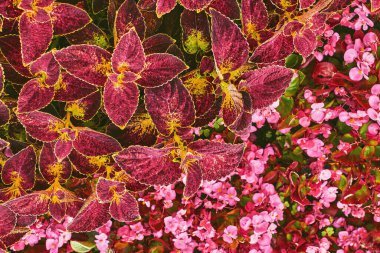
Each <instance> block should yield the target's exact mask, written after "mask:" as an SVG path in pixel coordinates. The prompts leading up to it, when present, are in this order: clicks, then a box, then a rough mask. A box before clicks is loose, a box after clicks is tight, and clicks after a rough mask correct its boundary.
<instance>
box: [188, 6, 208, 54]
mask: <svg viewBox="0 0 380 253" xmlns="http://www.w3.org/2000/svg"><path fill="white" fill-rule="evenodd" d="M181 26H182V43H183V47H184V49H185V51H186V52H187V53H188V54H195V53H197V52H198V51H204V52H208V51H209V50H210V48H211V37H210V28H209V22H208V19H207V15H206V13H205V12H200V13H197V12H195V11H188V10H184V11H183V12H182V14H181Z"/></svg>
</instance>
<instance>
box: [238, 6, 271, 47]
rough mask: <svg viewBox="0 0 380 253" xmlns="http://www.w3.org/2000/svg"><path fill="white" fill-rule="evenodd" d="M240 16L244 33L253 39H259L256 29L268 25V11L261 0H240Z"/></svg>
mask: <svg viewBox="0 0 380 253" xmlns="http://www.w3.org/2000/svg"><path fill="white" fill-rule="evenodd" d="M241 16H242V26H243V32H244V34H245V35H246V36H247V37H249V38H251V39H254V40H258V41H260V35H259V33H258V31H261V30H263V29H264V28H266V27H267V25H268V22H269V20H268V11H267V9H266V6H265V4H264V1H263V0H242V2H241Z"/></svg>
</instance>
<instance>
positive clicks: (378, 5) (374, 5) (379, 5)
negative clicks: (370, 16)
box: [371, 0, 380, 12]
mask: <svg viewBox="0 0 380 253" xmlns="http://www.w3.org/2000/svg"><path fill="white" fill-rule="evenodd" d="M378 9H380V1H379V0H371V11H372V12H375V11H377V10H378Z"/></svg>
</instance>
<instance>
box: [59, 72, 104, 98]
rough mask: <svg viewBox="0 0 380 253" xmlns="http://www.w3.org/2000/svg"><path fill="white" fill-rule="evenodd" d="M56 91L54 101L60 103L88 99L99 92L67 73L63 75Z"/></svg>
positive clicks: (92, 86)
mask: <svg viewBox="0 0 380 253" xmlns="http://www.w3.org/2000/svg"><path fill="white" fill-rule="evenodd" d="M54 89H55V96H54V100H58V101H75V100H78V99H81V98H84V97H87V96H88V95H90V94H91V93H94V92H95V91H96V90H97V88H96V87H95V86H94V85H91V84H89V83H87V82H85V81H82V80H80V79H78V78H76V77H74V76H72V75H70V74H69V73H66V72H63V73H62V74H61V77H60V79H59V81H58V82H57V83H56V84H55V86H54Z"/></svg>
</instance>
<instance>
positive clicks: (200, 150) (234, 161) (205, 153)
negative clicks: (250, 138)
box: [188, 140, 244, 180]
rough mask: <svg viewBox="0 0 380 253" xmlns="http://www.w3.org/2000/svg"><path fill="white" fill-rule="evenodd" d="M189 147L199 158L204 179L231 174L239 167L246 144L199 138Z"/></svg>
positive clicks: (214, 178)
mask: <svg viewBox="0 0 380 253" xmlns="http://www.w3.org/2000/svg"><path fill="white" fill-rule="evenodd" d="M188 147H189V149H190V150H191V152H192V153H193V154H194V155H195V156H197V158H198V161H199V165H200V167H201V168H202V178H203V179H204V180H217V179H220V178H222V177H225V176H227V175H229V174H230V173H231V172H233V171H234V170H235V169H236V168H237V167H238V165H239V163H240V161H241V159H242V157H243V153H244V144H226V143H220V142H212V141H206V140H198V141H195V142H192V143H190V144H189V146H188Z"/></svg>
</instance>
